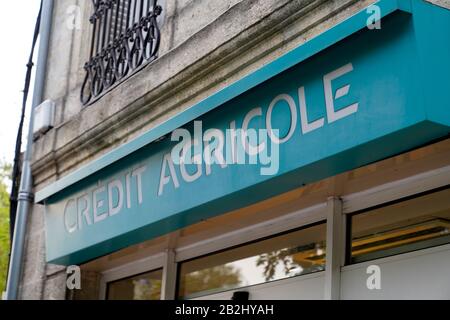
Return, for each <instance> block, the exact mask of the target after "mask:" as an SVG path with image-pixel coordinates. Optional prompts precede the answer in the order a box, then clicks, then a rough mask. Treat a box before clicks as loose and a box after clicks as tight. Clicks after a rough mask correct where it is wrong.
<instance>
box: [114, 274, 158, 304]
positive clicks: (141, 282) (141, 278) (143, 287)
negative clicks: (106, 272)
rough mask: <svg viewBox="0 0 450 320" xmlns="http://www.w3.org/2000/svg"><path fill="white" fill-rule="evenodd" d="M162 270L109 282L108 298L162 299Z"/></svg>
mask: <svg viewBox="0 0 450 320" xmlns="http://www.w3.org/2000/svg"><path fill="white" fill-rule="evenodd" d="M161 283H162V270H157V271H153V272H148V273H145V274H141V275H138V276H135V277H132V278H127V279H123V280H119V281H115V282H110V283H108V292H107V300H160V299H161Z"/></svg>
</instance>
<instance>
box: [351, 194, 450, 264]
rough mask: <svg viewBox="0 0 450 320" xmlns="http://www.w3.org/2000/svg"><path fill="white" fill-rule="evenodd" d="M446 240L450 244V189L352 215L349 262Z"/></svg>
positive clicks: (413, 249)
mask: <svg viewBox="0 0 450 320" xmlns="http://www.w3.org/2000/svg"><path fill="white" fill-rule="evenodd" d="M446 243H450V189H446V190H443V191H439V192H435V193H432V194H427V195H422V196H419V197H416V198H414V199H411V200H407V201H402V202H399V203H396V204H392V205H388V206H384V207H381V208H378V209H374V210H370V211H366V212H364V213H360V214H356V215H353V216H352V217H351V250H348V258H347V260H348V261H347V262H349V263H358V262H363V261H368V260H373V259H378V258H382V257H387V256H392V255H396V254H400V253H405V252H410V251H415V250H420V249H425V248H428V247H433V246H438V245H442V244H446Z"/></svg>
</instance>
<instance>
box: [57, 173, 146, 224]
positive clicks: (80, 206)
mask: <svg viewBox="0 0 450 320" xmlns="http://www.w3.org/2000/svg"><path fill="white" fill-rule="evenodd" d="M146 170H147V167H146V166H142V167H139V168H137V169H135V170H132V171H131V172H128V173H127V174H125V175H124V176H123V177H119V178H116V179H114V180H112V181H109V182H108V183H106V184H100V185H99V186H97V187H96V188H95V189H94V190H92V191H91V192H88V193H85V194H83V195H81V196H79V197H77V198H75V199H69V200H68V201H67V202H66V205H65V207H64V225H65V228H66V231H67V232H68V233H74V232H76V231H78V230H82V229H83V227H85V226H90V225H93V224H96V223H99V222H101V221H104V220H106V219H108V218H109V217H112V216H115V215H117V214H120V213H121V212H122V210H123V208H124V207H125V203H126V208H128V209H130V208H131V207H132V202H133V201H134V203H135V205H141V204H142V203H143V201H144V194H143V174H144V173H145V171H146ZM132 188H135V189H132ZM132 190H135V192H134V193H133V192H132ZM132 194H136V195H137V196H136V198H135V199H133V198H132Z"/></svg>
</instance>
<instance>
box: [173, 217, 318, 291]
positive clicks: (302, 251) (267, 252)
mask: <svg viewBox="0 0 450 320" xmlns="http://www.w3.org/2000/svg"><path fill="white" fill-rule="evenodd" d="M325 235H326V226H325V224H323V223H322V224H318V225H315V226H310V227H308V228H304V229H301V230H298V231H295V232H292V233H289V234H285V235H282V236H278V237H274V238H271V239H268V240H262V241H259V242H256V243H252V244H249V245H245V246H242V247H239V248H235V249H230V250H227V251H223V252H220V253H216V254H213V255H210V256H207V257H203V258H198V259H195V260H192V261H188V262H184V263H182V264H181V268H180V277H179V290H178V291H179V292H178V296H179V297H180V298H183V299H189V298H194V297H198V296H203V295H207V294H212V293H216V292H220V291H226V290H231V289H236V288H239V287H244V286H251V285H256V284H261V283H265V282H269V281H274V280H280V279H285V278H289V277H295V276H299V275H304V274H308V273H313V272H318V271H323V270H324V269H325Z"/></svg>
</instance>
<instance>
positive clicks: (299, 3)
mask: <svg viewBox="0 0 450 320" xmlns="http://www.w3.org/2000/svg"><path fill="white" fill-rule="evenodd" d="M413 1H414V0H413ZM159 2H160V5H161V6H162V14H161V18H160V20H159V24H160V30H161V43H160V48H159V52H158V57H157V59H156V60H154V61H153V62H151V63H149V64H147V65H145V67H143V68H142V70H140V71H139V72H136V73H135V74H133V75H132V76H131V77H129V78H127V79H125V80H124V81H122V82H121V83H120V84H119V85H117V86H115V87H114V88H112V89H111V90H110V91H109V92H107V93H105V94H104V95H102V96H101V97H100V98H99V99H97V100H96V101H94V102H92V103H90V104H88V105H83V104H82V103H81V102H80V91H81V88H82V86H83V81H84V79H85V70H84V68H83V67H84V64H85V62H86V61H87V60H88V58H89V50H90V45H91V37H92V25H91V23H90V22H89V17H90V16H91V14H92V12H93V5H92V2H91V1H86V0H65V1H55V5H54V12H53V22H52V33H51V41H50V51H49V63H48V65H47V70H46V83H45V93H44V96H45V99H50V100H52V101H54V102H55V104H56V109H55V123H54V127H53V129H51V130H50V131H49V132H47V133H46V134H45V135H42V136H41V137H39V138H38V139H37V140H36V141H35V143H34V146H33V163H32V172H33V179H34V187H35V190H36V191H39V190H42V189H44V188H45V187H47V186H50V185H52V184H53V183H54V182H56V181H58V180H60V179H61V178H62V177H65V176H67V175H69V174H70V173H73V172H76V170H78V169H80V168H82V167H83V166H85V165H87V164H89V163H91V162H92V161H95V160H96V159H99V158H100V157H102V156H104V155H106V154H108V153H109V152H110V151H112V150H114V149H116V148H117V147H119V146H121V145H124V144H126V143H127V142H129V141H131V140H133V139H134V138H136V137H139V136H140V135H142V134H143V133H145V132H147V131H149V130H151V129H153V128H155V127H157V126H158V125H160V124H162V123H164V122H165V121H166V120H168V119H170V118H172V117H173V116H174V115H177V114H180V113H182V112H183V111H185V110H187V109H188V108H189V107H191V106H193V105H195V104H196V103H198V102H200V101H202V100H203V99H205V98H207V97H209V96H211V95H213V94H214V93H216V92H218V91H220V90H221V89H223V88H225V87H227V86H229V85H230V84H232V83H234V82H236V81H237V80H239V79H242V78H244V77H245V76H247V75H249V74H251V73H252V72H254V71H256V70H258V69H260V68H261V67H262V66H264V65H267V64H268V63H270V62H272V61H274V60H276V59H277V58H278V57H280V56H282V55H284V54H285V53H287V52H289V51H290V50H292V49H293V48H296V47H298V46H300V45H302V44H304V43H306V42H308V41H309V40H311V39H313V38H314V37H316V36H317V35H319V34H321V33H323V32H324V31H326V30H329V29H331V28H333V27H334V26H336V25H337V24H339V23H340V22H342V21H344V20H346V19H348V18H349V17H351V16H352V15H354V14H355V13H357V12H361V11H362V10H364V9H365V8H367V7H369V6H370V5H371V4H373V3H374V2H375V0H220V1H219V0H163V1H159ZM430 2H433V3H434V5H436V6H443V7H447V8H448V7H450V5H449V2H448V1H445V0H435V1H430ZM435 148H436V150H438V151H436V152H435V153H436V154H440V153H439V150H443V151H441V152H447V154H448V141H447V142H445V141H444V142H443V145H439V146H438V147H435ZM439 148H441V149H439ZM423 152H425V153H426V151H423ZM433 154H434V153H433ZM419 157H420V156H419ZM396 161H397V162H401V161H403V160H402V159H400V158H397V160H396ZM442 161H444V160H442ZM394 162H395V161H394ZM448 164H449V163H448V161H447V163H446V165H448ZM443 165H445V161H444V163H443ZM394 171H395V170H394ZM386 179H387V180H389V178H386ZM317 186H318V185H316V187H317ZM330 188H331V187H330ZM333 188H338V187H337V186H336V185H335V186H334V187H333ZM328 195H330V194H328ZM44 211H45V208H44V206H43V205H41V204H35V205H34V207H33V210H32V212H31V214H30V218H29V224H28V229H27V237H26V255H25V257H24V268H23V276H22V281H21V287H20V298H21V299H97V298H98V297H99V295H100V291H101V290H102V289H101V273H100V272H99V271H98V270H99V269H101V268H100V267H99V268H95V267H93V268H86V269H83V267H82V270H83V271H82V290H81V291H69V290H67V289H66V279H67V273H66V267H64V266H58V265H52V264H47V263H46V239H45V212H44ZM169 247H170V246H169ZM169 247H168V248H169ZM129 250H130V252H132V251H133V249H129ZM126 254H127V253H126V252H125V253H123V255H126ZM121 259H122V258H121V254H120V253H118V254H117V257H115V260H114V259H112V260H114V261H115V262H113V263H112V265H111V268H115V267H116V266H117V265H119V264H120V261H121ZM100 264H101V263H100ZM108 268H109V267H108Z"/></svg>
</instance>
